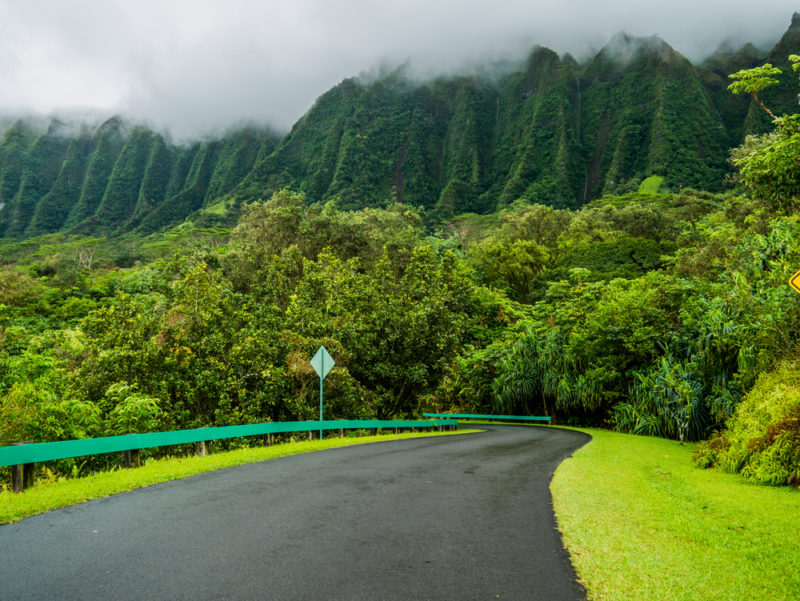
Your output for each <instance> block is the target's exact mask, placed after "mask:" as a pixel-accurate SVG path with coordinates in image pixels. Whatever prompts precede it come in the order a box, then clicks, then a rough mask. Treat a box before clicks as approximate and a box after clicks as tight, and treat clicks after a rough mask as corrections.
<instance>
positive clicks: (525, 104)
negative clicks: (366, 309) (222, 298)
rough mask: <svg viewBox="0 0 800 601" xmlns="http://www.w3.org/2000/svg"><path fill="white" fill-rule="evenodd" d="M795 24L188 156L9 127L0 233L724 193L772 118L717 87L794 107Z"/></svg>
mask: <svg viewBox="0 0 800 601" xmlns="http://www.w3.org/2000/svg"><path fill="white" fill-rule="evenodd" d="M798 50H800V16H798V15H795V16H794V17H793V19H792V24H791V26H790V28H789V29H788V31H787V32H786V33H785V34H784V36H783V38H782V39H781V40H780V41H779V42H778V43H777V44H776V46H775V47H774V48H773V49H772V50H771V51H770V52H769V53H768V54H767V55H766V56H764V55H762V53H760V52H759V51H758V50H757V49H755V48H754V47H753V46H751V45H745V46H743V47H742V48H741V49H738V50H720V51H719V52H718V53H716V54H715V55H714V56H712V57H710V58H709V59H708V60H706V61H705V62H704V63H703V64H701V65H698V66H694V65H692V64H691V63H690V62H689V61H688V60H687V59H686V58H684V57H683V56H681V55H680V54H679V53H678V52H676V51H675V50H674V49H672V48H671V47H670V46H669V45H668V44H667V43H666V42H664V41H663V40H661V39H659V38H657V37H653V38H632V37H630V36H626V35H624V34H620V35H618V36H615V38H613V39H612V40H611V41H610V42H609V43H608V44H607V45H606V46H605V47H604V48H603V49H602V50H601V51H600V52H599V53H598V54H597V55H596V56H595V57H594V58H593V59H592V60H590V61H589V62H588V63H586V64H585V65H579V64H577V63H576V62H575V60H574V59H572V58H571V57H570V56H568V55H567V56H565V57H560V56H558V55H557V54H556V53H554V52H552V51H551V50H548V49H546V48H535V49H534V50H533V51H532V52H531V54H530V55H529V57H528V59H527V61H525V63H524V64H523V65H521V66H520V68H519V69H517V70H516V71H514V72H512V73H510V74H507V75H505V76H503V77H501V78H499V79H497V78H495V79H488V78H483V77H480V76H461V77H449V78H441V79H437V80H434V81H428V82H422V83H421V82H416V81H411V80H410V79H409V78H407V77H406V76H405V75H404V73H403V71H402V70H399V71H396V72H394V73H392V74H390V75H388V76H385V77H382V78H379V79H377V80H375V81H372V82H369V83H363V82H360V81H358V80H355V79H351V80H345V81H343V82H342V83H340V84H339V85H338V86H336V87H334V88H333V89H331V90H329V91H328V92H326V93H325V94H323V95H322V96H321V97H320V98H319V99H318V100H317V102H316V103H315V104H314V106H313V107H312V108H311V109H310V110H309V111H308V113H307V114H306V115H304V116H303V117H302V118H301V119H300V120H299V121H298V122H297V123H296V124H295V126H294V127H293V128H292V130H291V132H289V133H288V134H287V135H286V136H284V137H283V138H281V137H280V136H277V135H276V134H274V133H271V132H269V131H262V130H258V129H255V128H248V129H242V130H239V131H235V132H232V133H230V134H228V135H227V136H225V137H222V138H220V139H215V140H207V141H204V142H198V143H195V144H184V145H179V144H174V143H172V142H170V141H169V140H168V139H166V138H165V137H164V136H162V135H161V134H159V133H157V132H154V131H151V130H149V129H147V128H145V127H141V126H131V125H128V124H126V123H125V122H124V121H123V120H121V119H119V118H116V117H115V118H112V119H110V120H108V121H106V122H105V123H103V124H102V125H100V126H97V127H88V126H84V127H82V128H79V129H78V130H76V129H75V128H74V127H70V128H67V127H66V126H65V124H63V123H61V122H59V121H54V122H53V123H52V124H51V125H50V127H49V128H48V129H47V130H46V131H43V130H42V129H41V128H37V127H35V126H33V125H30V124H29V123H28V122H26V121H25V120H19V121H17V122H16V123H13V124H12V125H10V126H8V127H7V128H6V129H5V132H4V134H3V137H2V139H1V140H0V237H6V238H27V237H31V236H35V235H39V234H43V233H50V232H56V231H74V232H82V233H94V234H98V233H99V234H111V233H119V232H123V231H130V230H136V229H138V230H140V231H152V230H155V229H158V228H160V227H163V226H165V225H169V224H174V223H176V222H179V221H181V220H183V219H185V218H186V217H187V216H189V215H190V214H192V213H193V212H194V211H197V210H198V209H201V208H204V207H208V206H209V205H212V204H214V203H215V202H216V201H217V200H218V199H220V198H222V197H226V196H227V197H228V198H230V199H232V200H233V201H234V202H236V203H241V202H247V201H252V200H256V199H259V198H265V197H268V196H269V195H270V194H271V193H272V192H274V191H276V190H278V189H280V188H282V187H290V188H293V189H295V190H301V191H304V192H305V193H306V197H307V198H308V200H309V201H328V200H335V201H336V203H337V205H338V206H339V207H340V208H344V209H351V208H360V207H365V206H380V205H382V204H385V203H386V202H388V201H390V200H399V201H401V202H406V203H409V204H414V205H420V206H423V207H425V208H426V209H428V210H429V211H432V212H433V213H434V214H437V215H440V216H448V215H452V214H456V213H461V212H487V211H491V210H495V209H497V208H498V207H502V206H504V205H506V204H508V203H510V202H513V201H516V200H520V199H521V200H523V201H526V202H536V203H542V204H547V205H551V206H556V207H577V206H580V205H581V204H582V203H584V202H587V201H588V200H591V199H593V198H597V197H598V196H601V195H602V194H605V193H615V192H623V191H626V190H629V189H632V188H634V187H635V186H636V185H638V183H639V182H640V181H641V180H642V179H644V178H646V177H648V176H650V175H659V176H662V177H663V178H664V179H665V182H666V183H667V184H668V185H675V186H678V185H684V186H693V187H698V188H705V189H708V190H716V189H719V187H720V186H721V183H722V179H723V177H724V175H725V173H726V171H727V170H728V166H727V163H726V159H727V155H728V150H729V148H730V147H731V146H734V145H737V144H739V143H740V142H741V140H742V139H743V137H744V135H745V134H746V133H750V132H760V131H764V130H765V129H766V128H767V127H768V126H769V123H768V122H767V121H765V119H764V116H763V115H762V114H761V111H760V110H758V109H757V108H754V106H753V104H752V103H751V102H750V100H749V99H748V98H743V97H734V96H732V95H730V93H728V92H727V90H726V86H727V74H728V73H731V72H734V71H736V70H739V69H743V68H749V67H751V66H753V65H756V64H761V63H763V62H767V61H770V62H772V63H773V64H776V65H778V66H782V67H783V68H784V77H783V79H782V81H781V84H780V85H779V86H776V88H775V89H774V90H770V91H768V92H767V93H765V95H764V97H765V100H766V101H767V102H768V103H770V104H771V105H772V106H773V107H775V110H776V112H784V111H786V112H788V111H794V110H795V107H796V106H797V98H796V88H797V86H796V83H797V82H796V76H795V75H794V73H793V72H792V71H791V69H790V68H789V67H788V65H787V62H786V61H787V58H786V57H787V56H788V54H790V53H796V52H797V51H798Z"/></svg>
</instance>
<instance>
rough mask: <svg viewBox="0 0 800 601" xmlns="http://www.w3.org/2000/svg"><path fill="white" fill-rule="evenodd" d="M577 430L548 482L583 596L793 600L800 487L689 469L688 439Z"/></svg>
mask: <svg viewBox="0 0 800 601" xmlns="http://www.w3.org/2000/svg"><path fill="white" fill-rule="evenodd" d="M584 431H585V432H588V433H589V434H591V435H592V436H593V437H594V439H593V440H592V442H590V443H589V444H588V445H586V446H585V447H583V448H581V449H580V450H578V451H577V452H576V453H575V455H574V456H573V458H571V459H568V460H566V461H565V462H564V463H562V464H561V466H559V468H558V470H557V471H556V473H555V476H554V478H553V483H552V486H551V490H552V493H553V504H554V507H555V510H556V516H557V518H558V523H559V529H560V530H561V532H562V534H563V536H564V541H565V545H566V546H567V549H568V550H569V552H570V554H571V556H572V561H573V564H574V565H575V567H576V570H577V572H578V575H579V577H580V579H581V580H582V582H583V583H584V585H585V586H586V588H587V590H588V592H589V599H591V600H592V601H610V600H620V601H622V600H624V601H637V600H642V601H645V600H646V601H654V600H661V599H663V600H669V601H682V600H687V601H688V600H690V599H691V600H698V601H699V600H706V599H714V600H715V601H733V600H736V601H753V600H758V601H767V600H775V601H778V600H780V601H787V600H790V599H800V573H799V572H800V571H799V570H798V565H800V563H798V562H800V536H798V534H800V530H799V529H798V525H799V524H800V491H797V490H794V489H791V488H777V487H767V486H760V485H755V484H749V483H747V482H745V481H744V480H743V479H742V478H741V477H740V476H737V475H734V474H727V473H722V472H719V471H717V470H702V469H699V468H696V467H694V464H693V462H692V457H691V455H692V452H693V450H694V445H683V446H681V445H680V444H679V443H677V442H674V441H669V440H664V439H658V438H649V437H641V436H632V435H626V434H618V433H614V432H608V431H602V430H584Z"/></svg>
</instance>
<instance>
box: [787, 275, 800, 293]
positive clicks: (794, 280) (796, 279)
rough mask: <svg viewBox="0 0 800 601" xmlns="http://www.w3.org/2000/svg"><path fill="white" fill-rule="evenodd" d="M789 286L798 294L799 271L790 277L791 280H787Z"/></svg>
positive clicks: (799, 285) (799, 286) (799, 288)
mask: <svg viewBox="0 0 800 601" xmlns="http://www.w3.org/2000/svg"><path fill="white" fill-rule="evenodd" d="M789 285H790V286H791V287H792V288H794V289H795V290H797V291H798V292H800V271H798V272H797V273H796V274H794V275H793V276H792V279H791V280H789Z"/></svg>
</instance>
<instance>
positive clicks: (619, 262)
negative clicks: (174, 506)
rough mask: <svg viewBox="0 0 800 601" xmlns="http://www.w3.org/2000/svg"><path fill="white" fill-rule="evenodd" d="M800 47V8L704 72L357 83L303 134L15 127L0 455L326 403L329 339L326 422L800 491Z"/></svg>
mask: <svg viewBox="0 0 800 601" xmlns="http://www.w3.org/2000/svg"><path fill="white" fill-rule="evenodd" d="M798 52H800V15H798V14H796V15H795V16H794V17H793V19H792V22H791V25H790V27H789V28H788V30H787V31H786V33H785V34H784V35H783V37H782V38H781V39H780V40H778V41H777V43H776V44H775V45H774V47H772V48H771V49H769V50H767V51H764V50H759V49H757V48H756V47H754V46H753V45H750V44H747V45H743V46H742V47H741V48H727V49H723V50H720V51H718V52H717V53H715V54H713V55H712V56H710V57H709V58H707V59H706V60H705V61H704V62H702V63H700V64H692V62H690V61H689V60H688V59H686V58H685V57H683V56H682V55H681V54H680V53H679V52H677V51H676V50H674V49H673V48H672V47H670V45H669V44H668V43H667V42H666V41H664V40H661V39H660V38H658V37H652V38H635V37H631V36H628V35H625V34H619V35H617V36H616V37H614V38H613V39H612V40H610V41H609V42H608V44H606V46H604V47H603V48H602V49H601V50H600V51H599V52H597V53H596V54H595V55H594V56H593V57H590V58H589V59H588V60H585V61H582V62H578V61H577V60H576V59H574V58H573V57H572V56H570V55H568V54H567V55H563V56H559V55H558V54H556V53H555V52H553V51H551V50H549V49H547V48H543V47H536V48H534V49H532V51H531V52H530V54H529V55H528V57H527V59H526V60H524V61H523V62H522V63H520V64H518V65H515V66H514V67H513V68H510V69H507V70H506V71H504V72H500V73H497V72H485V73H475V74H470V75H453V76H447V77H444V76H443V77H439V78H434V79H430V80H427V81H419V80H418V79H416V78H414V77H412V76H411V75H409V73H408V72H407V71H406V70H405V69H404V68H398V69H395V70H391V71H389V72H385V73H381V74H380V75H376V76H374V77H357V78H352V79H347V80H344V81H342V82H341V83H339V84H338V85H337V86H335V87H334V88H332V89H330V90H329V91H327V92H325V93H324V94H322V95H321V96H320V97H319V98H318V99H317V101H316V102H315V103H314V105H313V106H312V107H311V109H310V110H309V111H308V112H307V113H306V114H305V115H304V116H303V117H302V118H301V119H300V120H299V121H297V123H296V124H295V125H294V126H293V127H292V128H291V131H289V132H278V131H275V130H273V129H271V128H268V127H263V128H262V127H258V126H248V127H243V128H240V129H234V130H231V131H228V132H226V133H225V134H223V135H220V136H218V137H215V138H207V139H202V140H196V141H176V140H173V139H172V138H171V137H170V136H169V135H167V134H166V133H163V132H159V131H156V130H153V129H151V128H149V127H147V126H145V125H141V124H137V123H133V122H129V121H127V120H126V119H125V118H124V117H119V116H115V117H112V118H109V119H107V120H104V121H102V122H100V123H88V122H87V123H77V124H76V123H75V122H73V121H70V120H67V119H58V118H53V119H49V120H47V121H46V122H43V121H42V120H41V119H38V120H37V119H32V118H26V117H20V118H15V119H6V120H5V121H2V122H0V131H2V134H0V445H3V446H4V445H10V444H13V443H18V442H48V441H61V440H73V439H81V438H92V437H102V436H112V435H118V434H128V433H140V432H156V431H168V430H178V429H189V428H201V427H215V426H227V425H238V424H254V423H261V422H267V421H275V422H278V421H302V420H315V419H317V416H318V411H319V388H318V387H319V382H320V381H319V378H318V376H317V374H316V373H315V372H314V370H313V369H312V367H311V366H310V364H309V359H310V358H311V356H312V355H313V354H314V352H315V351H316V350H317V349H318V348H319V347H320V346H322V345H324V346H325V348H326V349H327V350H328V351H329V352H330V354H331V355H332V356H333V357H334V358H335V361H336V366H335V368H334V369H333V370H332V371H331V372H330V375H329V376H328V378H327V380H326V381H325V387H326V388H325V397H326V403H327V404H326V413H325V418H326V419H372V418H376V419H393V418H397V419H406V418H416V417H418V416H421V415H422V413H423V412H429V411H431V412H439V413H448V412H454V413H476V414H497V415H540V416H549V417H551V418H552V419H553V422H554V423H555V424H559V425H568V426H569V425H571V426H590V427H601V428H607V429H613V430H617V431H620V432H626V433H634V434H641V435H648V436H656V437H663V438H668V439H674V440H677V441H680V442H693V443H694V442H699V443H700V444H699V445H698V446H697V447H696V451H695V460H696V462H697V465H698V466H701V467H709V468H711V467H713V468H716V469H721V470H725V471H729V472H736V473H739V474H740V476H739V477H741V478H744V479H746V480H749V481H752V482H757V483H762V484H771V485H792V486H795V487H797V486H800V294H798V292H799V291H800V290H798V289H793V288H792V286H791V285H790V280H792V277H793V275H794V274H795V273H796V272H798V270H800V162H799V161H798V157H800V105H798V93H800V57H798V55H797V54H796V53H798ZM230 444H242V445H245V444H247V443H246V442H244V441H242V442H236V443H230ZM159 452H161V451H159V450H157V449H153V450H150V451H148V453H151V454H158V453H159ZM114 462H117V463H118V462H119V458H115V457H111V456H96V457H93V458H72V459H63V460H59V461H53V462H49V463H47V464H46V465H44V466H42V469H43V470H46V473H47V474H49V476H50V477H53V478H57V477H65V478H70V477H75V476H80V475H84V474H87V473H91V472H93V471H96V470H102V469H108V468H110V467H113V466H114V465H115V463H114ZM10 483H11V469H10V468H0V486H3V487H10Z"/></svg>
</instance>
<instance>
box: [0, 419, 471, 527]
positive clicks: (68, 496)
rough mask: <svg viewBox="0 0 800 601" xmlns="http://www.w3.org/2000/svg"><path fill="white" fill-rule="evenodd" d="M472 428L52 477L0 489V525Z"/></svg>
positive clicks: (257, 449)
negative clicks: (295, 460) (163, 486)
mask: <svg viewBox="0 0 800 601" xmlns="http://www.w3.org/2000/svg"><path fill="white" fill-rule="evenodd" d="M470 432H476V430H460V431H457V432H441V433H433V432H419V433H414V434H384V435H379V436H364V437H361V438H327V439H324V440H312V441H303V442H293V443H287V444H279V445H274V446H271V447H253V448H250V449H238V450H235V451H229V452H227V453H215V454H213V455H207V456H205V457H166V458H163V459H157V460H152V461H148V462H147V463H146V464H145V465H143V466H142V467H139V468H135V469H121V470H114V471H110V472H102V473H98V474H93V475H91V476H86V477H84V478H75V479H65V480H59V481H57V482H52V483H45V484H37V485H36V486H35V487H33V488H30V489H28V490H26V491H24V492H22V493H20V494H14V493H12V492H10V491H4V492H0V524H8V523H11V522H16V521H19V520H21V519H23V518H26V517H29V516H32V515H36V514H38V513H44V512H45V511H51V510H53V509H58V508H59V507H66V506H68V505H75V504H77V503H83V502H84V501H90V500H92V499H99V498H102V497H107V496H109V495H113V494H116V493H120V492H126V491H129V490H133V489H135V488H141V487H143V486H149V485H151V484H157V483H159V482H167V481H169V480H178V479H180V478H186V477H187V476H193V475H195V474H200V473H203V472H210V471H213V470H218V469H222V468H226V467H233V466H235V465H243V464H245V463H255V462H257V461H265V460H267V459H275V458H277V457H284V456H286V455H297V454H299V453H308V452H310V451H321V450H323V449H332V448H335V447H342V446H348V445H354V444H365V443H369V442H380V441H387V440H397V439H401V438H421V437H425V436H446V435H452V434H467V433H470Z"/></svg>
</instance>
